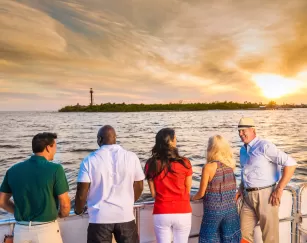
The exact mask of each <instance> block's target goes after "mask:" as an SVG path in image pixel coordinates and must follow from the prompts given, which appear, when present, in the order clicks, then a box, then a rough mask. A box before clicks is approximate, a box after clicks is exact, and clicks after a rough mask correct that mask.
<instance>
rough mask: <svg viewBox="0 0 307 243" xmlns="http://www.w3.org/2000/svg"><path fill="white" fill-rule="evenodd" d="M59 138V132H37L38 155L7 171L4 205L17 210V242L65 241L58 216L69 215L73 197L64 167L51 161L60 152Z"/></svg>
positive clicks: (0, 195)
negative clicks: (58, 149) (57, 150)
mask: <svg viewBox="0 0 307 243" xmlns="http://www.w3.org/2000/svg"><path fill="white" fill-rule="evenodd" d="M56 138H57V135H56V134H55V133H39V134H37V135H35V136H34V137H33V140H32V150H33V153H34V155H33V156H31V157H30V159H28V160H26V161H24V162H21V163H17V164H15V165H13V166H12V167H11V168H9V169H8V171H7V172H6V174H5V177H4V179H3V182H2V185H1V187H0V207H1V208H3V209H4V210H6V211H8V212H10V213H13V214H14V216H15V219H16V221H17V223H16V225H15V230H14V243H21V242H32V243H62V237H61V234H60V230H59V225H58V222H57V221H56V219H57V218H58V217H60V218H62V217H67V216H68V215H69V211H70V198H69V196H68V190H69V188H68V183H67V179H66V176H65V172H64V170H63V167H62V166H61V165H60V164H55V163H51V162H49V161H52V160H53V158H54V155H55V153H56ZM12 196H13V198H14V201H12V200H10V198H11V197H12ZM58 208H59V209H58ZM30 228H31V229H30Z"/></svg>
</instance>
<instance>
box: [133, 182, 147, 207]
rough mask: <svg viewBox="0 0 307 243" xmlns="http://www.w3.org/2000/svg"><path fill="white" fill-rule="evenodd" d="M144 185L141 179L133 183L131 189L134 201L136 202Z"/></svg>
mask: <svg viewBox="0 0 307 243" xmlns="http://www.w3.org/2000/svg"><path fill="white" fill-rule="evenodd" d="M143 188H144V185H143V180H142V181H135V182H134V183H133V190H134V202H136V201H137V200H138V199H139V198H140V196H141V194H142V191H143Z"/></svg>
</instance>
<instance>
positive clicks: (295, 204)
mask: <svg viewBox="0 0 307 243" xmlns="http://www.w3.org/2000/svg"><path fill="white" fill-rule="evenodd" d="M285 190H288V191H290V192H291V194H292V210H291V211H292V212H291V216H289V217H288V216H286V217H284V218H282V219H280V222H281V223H282V222H291V232H292V234H291V242H292V243H302V242H301V239H303V238H304V239H307V235H306V238H305V237H302V235H303V234H304V233H307V220H306V223H305V224H306V226H304V225H302V221H303V220H304V219H307V183H306V184H302V185H300V187H299V190H296V189H294V188H293V187H291V186H287V188H286V189H285ZM304 192H306V197H304V195H305V194H304V195H303V193H304ZM289 197H290V196H288V198H289ZM303 199H305V201H304V202H303ZM194 203H201V200H198V201H196V202H194ZM153 204H154V201H147V202H140V203H136V204H135V205H134V213H135V219H136V225H137V230H138V233H139V237H140V236H141V235H142V232H140V229H141V225H140V221H141V220H140V219H141V216H142V215H141V210H143V209H146V208H147V210H148V209H149V208H150V207H153ZM303 205H306V207H305V208H306V210H305V211H306V212H304V213H305V214H302V206H303ZM289 213H290V212H289ZM74 216H76V215H75V214H74V212H73V211H71V212H70V216H69V217H74ZM194 216H195V215H194ZM200 216H201V215H200ZM200 216H199V215H197V216H196V217H200ZM85 217H87V215H85ZM15 222H16V221H15V219H14V218H8V219H2V220H0V226H1V225H2V226H4V225H7V226H10V225H13V224H15ZM304 227H306V228H304ZM193 237H198V234H196V233H195V232H194V234H193V233H192V234H191V235H190V238H193Z"/></svg>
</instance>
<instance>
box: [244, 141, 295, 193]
mask: <svg viewBox="0 0 307 243" xmlns="http://www.w3.org/2000/svg"><path fill="white" fill-rule="evenodd" d="M240 164H241V178H242V182H243V185H244V188H253V187H265V186H269V185H272V184H274V183H275V182H278V181H279V179H280V177H281V168H282V167H284V166H292V165H296V161H295V160H294V159H293V158H292V157H290V156H289V155H288V154H286V153H285V152H283V151H281V150H279V149H278V148H277V147H276V146H275V145H274V144H273V143H271V142H269V141H266V140H263V139H260V138H258V137H256V138H254V139H253V140H252V141H251V142H250V143H249V144H247V146H246V148H245V146H242V148H241V150H240Z"/></svg>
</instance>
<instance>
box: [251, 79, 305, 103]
mask: <svg viewBox="0 0 307 243" xmlns="http://www.w3.org/2000/svg"><path fill="white" fill-rule="evenodd" d="M252 79H253V81H254V82H255V83H256V84H257V86H258V87H259V88H260V89H261V90H262V93H263V95H264V96H265V97H267V98H272V99H276V98H280V97H282V96H285V95H288V94H292V93H295V92H297V91H298V90H299V88H300V87H301V83H300V82H299V81H298V80H295V79H290V78H284V77H282V76H279V75H275V74H256V75H253V78H252Z"/></svg>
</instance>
